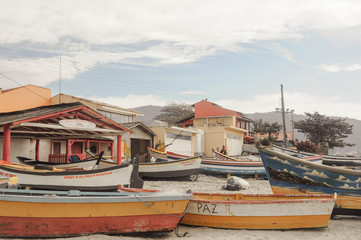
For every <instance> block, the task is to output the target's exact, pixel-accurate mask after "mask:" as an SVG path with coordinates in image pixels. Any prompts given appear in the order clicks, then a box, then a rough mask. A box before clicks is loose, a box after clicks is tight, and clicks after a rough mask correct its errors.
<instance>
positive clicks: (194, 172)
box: [100, 156, 202, 181]
mask: <svg viewBox="0 0 361 240" xmlns="http://www.w3.org/2000/svg"><path fill="white" fill-rule="evenodd" d="M201 162H202V156H197V157H189V158H185V159H179V160H173V161H155V162H145V163H139V177H140V178H141V179H143V180H144V179H146V180H192V181H195V180H196V179H197V177H198V172H199V168H200V166H201ZM114 164H115V162H113V161H109V160H108V161H105V160H102V161H101V163H100V167H104V166H109V165H114Z"/></svg>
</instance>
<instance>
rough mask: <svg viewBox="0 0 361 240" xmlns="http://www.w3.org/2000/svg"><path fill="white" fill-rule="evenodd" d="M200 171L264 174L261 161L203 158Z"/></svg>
mask: <svg viewBox="0 0 361 240" xmlns="http://www.w3.org/2000/svg"><path fill="white" fill-rule="evenodd" d="M200 172H202V173H208V174H232V175H254V174H259V175H266V170H265V169H264V166H263V163H262V162H252V161H232V160H231V161H227V160H217V159H213V158H211V159H203V160H202V163H201V168H200Z"/></svg>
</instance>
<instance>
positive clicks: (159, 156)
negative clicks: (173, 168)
mask: <svg viewBox="0 0 361 240" xmlns="http://www.w3.org/2000/svg"><path fill="white" fill-rule="evenodd" d="M148 152H149V154H150V155H151V156H152V157H153V158H154V159H155V160H156V161H157V160H160V161H173V160H179V159H185V158H190V157H191V156H186V155H182V154H178V153H174V152H169V151H167V152H165V151H159V150H156V149H154V148H150V147H148Z"/></svg>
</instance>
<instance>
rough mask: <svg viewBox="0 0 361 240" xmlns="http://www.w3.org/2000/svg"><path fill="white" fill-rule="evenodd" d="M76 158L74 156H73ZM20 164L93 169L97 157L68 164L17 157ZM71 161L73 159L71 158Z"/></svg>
mask: <svg viewBox="0 0 361 240" xmlns="http://www.w3.org/2000/svg"><path fill="white" fill-rule="evenodd" d="M73 156H76V155H73ZM16 158H17V159H18V160H19V162H20V164H24V165H30V166H35V165H42V166H49V167H57V168H72V167H73V168H89V167H93V166H95V164H96V162H97V159H98V157H97V156H94V157H93V156H92V157H90V158H87V159H84V160H80V159H79V160H78V161H74V162H69V163H56V162H45V161H39V160H35V159H31V158H27V157H22V156H17V157H16ZM71 159H73V158H71Z"/></svg>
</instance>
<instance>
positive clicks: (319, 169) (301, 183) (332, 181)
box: [259, 148, 361, 215]
mask: <svg viewBox="0 0 361 240" xmlns="http://www.w3.org/2000/svg"><path fill="white" fill-rule="evenodd" d="M259 152H260V155H261V158H262V161H263V163H264V165H265V167H266V171H267V177H268V180H269V182H270V185H271V187H272V190H273V193H275V194H293V193H298V194H300V193H304V194H310V193H311V194H312V193H316V194H320V193H321V194H322V193H326V194H333V193H337V200H336V207H335V212H334V214H337V213H338V212H345V213H346V212H347V213H348V214H356V215H359V214H360V212H361V186H360V182H361V171H355V170H349V169H343V168H340V167H331V166H326V165H321V164H315V163H311V162H307V161H303V160H302V159H299V158H295V157H292V156H289V155H287V154H283V153H279V152H276V151H273V150H270V149H266V148H260V149H259Z"/></svg>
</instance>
